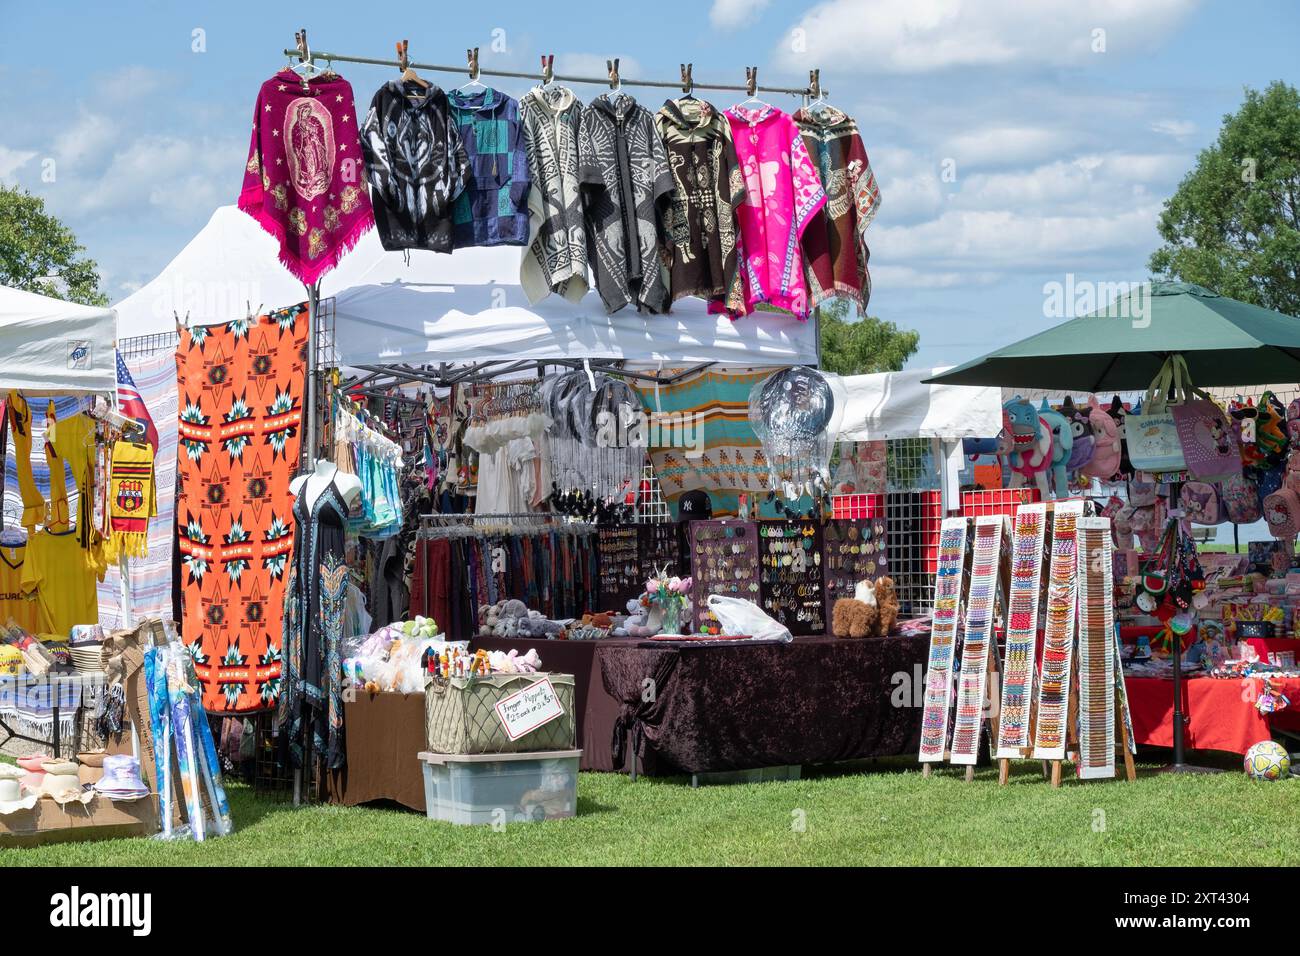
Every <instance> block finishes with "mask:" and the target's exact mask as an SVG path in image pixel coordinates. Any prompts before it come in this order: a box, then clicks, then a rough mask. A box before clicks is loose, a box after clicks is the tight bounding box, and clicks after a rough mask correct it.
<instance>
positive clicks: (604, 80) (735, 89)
mask: <svg viewBox="0 0 1300 956" xmlns="http://www.w3.org/2000/svg"><path fill="white" fill-rule="evenodd" d="M303 35H304V37H305V35H306V30H304V31H303ZM284 55H285V56H288V57H296V58H299V59H300V60H302V62H314V61H316V60H322V61H324V62H325V63H327V64H333V63H360V64H364V65H367V66H386V67H391V68H393V69H406V68H407V67H410V68H412V69H417V70H424V71H425V72H430V73H455V74H458V75H462V76H463V75H464V74H465V67H464V66H448V65H446V64H444V63H416V62H414V61H405V62H403V60H386V59H381V58H379V57H369V56H348V55H346V54H343V53H327V52H324V51H322V50H313V49H311V48H310V47H307V46H306V44H305V43H304V44H303V45H302V47H300V48H298V49H293V50H285V51H284ZM550 62H551V63H553V62H554V60H553V58H551V59H550ZM607 62H608V63H609V67H610V70H609V75H606V76H576V75H564V74H560V73H553V72H552V70H551V69H550V66H549V64H546V65H544V66H543V69H542V76H543V78H544V80H545V81H547V82H549V81H551V80H556V81H559V82H564V83H586V84H589V85H591V86H603V87H605V88H607V89H608V88H610V87H612V86H614V84H615V83H617V84H618V85H620V86H644V87H657V88H660V89H674V90H676V89H681V88H682V86H683V85H685V84H684V78H683V79H676V80H638V79H629V78H628V77H625V76H622V75H620V74H619V73H618V67H617V62H618V61H617V60H614V59H610V60H608V61H607ZM473 65H474V66H477V63H474V64H473ZM751 70H752V71H753V72H752V74H751V72H750V71H751ZM745 72H746V81H745V83H743V84H739V83H701V82H698V81H696V80H694V79H691V80H690V81H689V82H690V86H691V88H692V89H695V90H715V91H718V92H724V93H745V94H747V95H749V96H753V95H754V94H755V93H756V92H758V93H785V94H787V95H789V96H809V97H814V98H815V96H814V91H813V88H812V87H811V86H802V87H796V86H759V85H758V83H757V77H758V71H757V69H755V68H753V67H746V70H745ZM473 75H475V76H496V77H503V78H507V79H514V80H536V79H538V74H537V73H523V72H520V71H517V70H478V71H477V73H475V74H473ZM688 75H689V74H688ZM817 94H818V95H820V96H827V95H829V94H828V92H827V90H826V89H825V87H822V86H821V84H820V77H819V82H818V88H817Z"/></svg>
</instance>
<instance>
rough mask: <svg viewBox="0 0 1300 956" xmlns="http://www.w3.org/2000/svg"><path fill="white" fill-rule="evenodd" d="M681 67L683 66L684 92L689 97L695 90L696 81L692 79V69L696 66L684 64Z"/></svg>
mask: <svg viewBox="0 0 1300 956" xmlns="http://www.w3.org/2000/svg"><path fill="white" fill-rule="evenodd" d="M681 66H682V92H683V93H686V94H687V95H689V94H690V92H691V90H693V89H695V81H694V80H693V79H692V78H691V68H692V67H694V66H695V64H694V63H683V64H682V65H681Z"/></svg>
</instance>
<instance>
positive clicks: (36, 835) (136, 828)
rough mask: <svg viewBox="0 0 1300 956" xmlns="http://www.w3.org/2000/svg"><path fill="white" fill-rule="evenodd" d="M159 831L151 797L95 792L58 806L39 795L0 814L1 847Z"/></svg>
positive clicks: (135, 834)
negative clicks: (127, 798) (85, 798)
mask: <svg viewBox="0 0 1300 956" xmlns="http://www.w3.org/2000/svg"><path fill="white" fill-rule="evenodd" d="M157 832H158V804H157V800H156V798H155V797H153V796H148V797H144V798H142V799H140V800H132V801H130V802H125V801H114V800H109V799H108V798H106V797H101V796H98V795H96V796H95V797H94V799H92V800H91V801H90V802H89V803H87V804H85V805H84V806H83V805H82V804H80V803H69V804H67V805H66V806H59V804H57V803H55V802H54V801H53V800H50V799H48V798H42V799H41V800H38V801H36V806H34V807H32V809H30V810H18V811H16V812H14V813H9V814H0V847H11V846H14V847H20V846H42V845H44V844H47V843H65V842H76V841H82V840H108V839H112V838H114V837H133V836H149V835H150V834H153V833H157Z"/></svg>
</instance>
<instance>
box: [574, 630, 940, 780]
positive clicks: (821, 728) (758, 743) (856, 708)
mask: <svg viewBox="0 0 1300 956" xmlns="http://www.w3.org/2000/svg"><path fill="white" fill-rule="evenodd" d="M929 646H930V639H929V637H928V636H919V637H887V638H876V639H866V640H839V639H836V638H831V637H801V638H796V639H795V640H794V642H793V643H791V644H748V645H746V644H732V645H714V646H706V645H691V646H680V645H679V646H674V647H647V646H645V645H644V644H641V645H639V646H638V645H637V644H635V643H633V642H618V644H617V645H615V644H613V643H607V644H603V645H602V646H601V647H600V648H599V649H598V652H597V662H598V664H599V666H600V669H601V674H602V677H603V680H604V684H605V689H606V690H607V691H608V692H609V694H610V696H612V697H614V698H615V699H617V700H619V701H621V702H622V705H621V712H620V716H619V720H618V723H617V725H616V727H615V728H614V735H613V737H611V738H610V739H607V740H606V742H605V747H606V748H610V747H611V744H612V746H613V751H614V753H613V755H612V756H613V764H614V766H615V767H616V768H620V769H621V768H623V767H624V765H625V759H624V758H625V754H624V753H623V751H624V749H625V746H624V745H625V742H626V739H627V732H628V731H630V732H631V734H632V746H633V748H634V749H635V751H636V753H637V756H638V758H639V762H640V763H641V764H642V767H643V769H644V770H645V771H646V772H648V773H679V772H680V773H707V772H714V771H727V770H750V769H756V768H760V767H775V766H782V765H787V764H812V763H824V762H830V761H836V760H852V759H856V758H861V757H882V756H889V755H894V754H905V753H915V752H916V750H917V749H918V747H919V746H920V742H921V710H922V708H921V707H920V706H916V705H915V701H916V700H918V699H920V697H921V695H922V693H923V688H921V689H918V690H917V691H916V693H915V695H913V696H909V697H907V698H906V699H907V703H908V704H909V706H903V707H895V706H894V705H893V701H892V700H891V698H892V697H893V696H894V694H895V690H896V685H895V683H894V682H893V680H892V678H893V675H895V674H898V673H902V674H906V675H907V679H908V682H909V683H908V685H907V686H909V687H910V686H912V685H913V684H915V683H916V681H917V680H918V679H919V678H918V673H919V672H918V670H917V668H916V665H918V664H920V665H921V666H922V667H924V664H925V660H926V656H927V653H928V651H929ZM647 678H650V679H651V680H653V681H654V685H653V687H654V694H653V695H652V696H653V700H651V701H649V702H646V701H644V700H643V697H644V696H647V695H646V694H645V690H646V686H647V685H646V684H645V680H646V679H647ZM899 693H900V694H901V693H902V692H901V691H899Z"/></svg>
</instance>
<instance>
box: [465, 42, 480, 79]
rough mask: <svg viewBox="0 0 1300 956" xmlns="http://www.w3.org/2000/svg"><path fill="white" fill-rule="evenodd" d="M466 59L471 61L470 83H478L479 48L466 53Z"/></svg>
mask: <svg viewBox="0 0 1300 956" xmlns="http://www.w3.org/2000/svg"><path fill="white" fill-rule="evenodd" d="M465 59H467V60H468V61H469V81H470V82H471V83H476V82H478V47H474V49H472V50H466V51H465Z"/></svg>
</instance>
